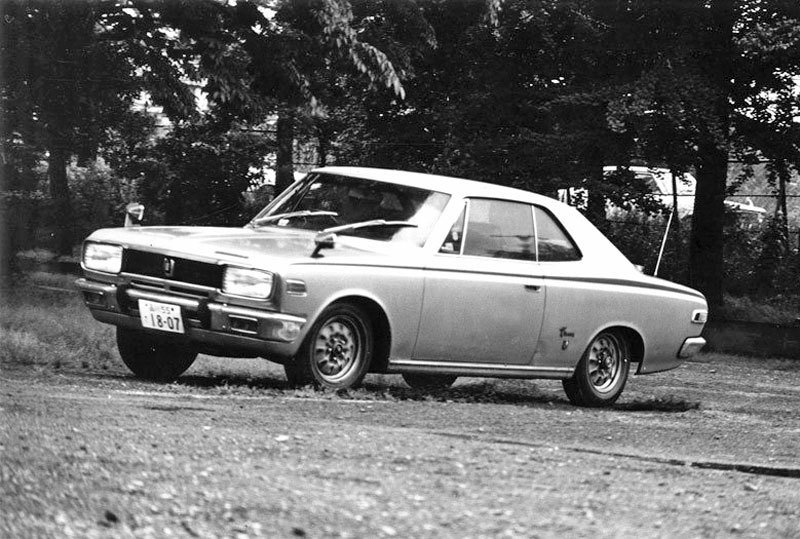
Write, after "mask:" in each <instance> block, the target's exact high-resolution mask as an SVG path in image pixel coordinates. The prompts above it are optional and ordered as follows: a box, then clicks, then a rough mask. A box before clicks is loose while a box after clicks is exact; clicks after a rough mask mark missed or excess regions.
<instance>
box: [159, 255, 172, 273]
mask: <svg viewBox="0 0 800 539" xmlns="http://www.w3.org/2000/svg"><path fill="white" fill-rule="evenodd" d="M161 267H162V269H163V270H164V277H172V275H173V274H174V273H175V259H174V258H169V257H164V262H163V263H162V266H161Z"/></svg>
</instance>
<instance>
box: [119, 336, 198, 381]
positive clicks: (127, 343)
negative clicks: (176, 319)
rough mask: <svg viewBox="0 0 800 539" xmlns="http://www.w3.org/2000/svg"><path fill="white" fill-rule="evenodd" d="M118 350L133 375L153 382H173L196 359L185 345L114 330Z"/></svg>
mask: <svg viewBox="0 0 800 539" xmlns="http://www.w3.org/2000/svg"><path fill="white" fill-rule="evenodd" d="M117 349H118V350H119V355H120V357H121V358H122V361H123V362H124V363H125V365H127V366H128V368H129V369H130V370H131V371H132V372H133V374H135V375H136V376H138V377H139V378H144V379H145V380H152V381H154V382H171V381H173V380H175V379H176V378H177V377H178V376H180V375H181V374H183V372H184V371H186V369H188V368H189V367H190V366H191V365H192V363H194V360H195V358H196V357H197V351H196V350H195V349H194V347H192V346H191V345H189V344H187V343H185V342H181V341H176V340H173V339H169V338H163V337H159V336H156V335H152V334H150V333H145V332H143V331H136V330H133V329H128V328H122V327H117Z"/></svg>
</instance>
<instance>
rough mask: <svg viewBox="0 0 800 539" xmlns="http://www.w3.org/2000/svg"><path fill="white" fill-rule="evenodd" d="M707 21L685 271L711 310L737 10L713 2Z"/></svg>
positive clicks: (717, 291) (715, 298)
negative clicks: (704, 104)
mask: <svg viewBox="0 0 800 539" xmlns="http://www.w3.org/2000/svg"><path fill="white" fill-rule="evenodd" d="M707 9H709V10H710V15H711V18H710V24H709V27H708V29H707V31H706V32H707V33H706V35H705V36H704V37H705V39H706V46H705V51H704V52H705V54H703V55H702V56H701V57H700V58H699V60H700V62H699V64H700V65H699V67H700V68H701V69H702V71H703V72H704V73H706V76H707V84H708V90H709V93H710V95H711V99H710V103H709V105H710V107H709V109H710V110H709V111H708V112H709V114H710V115H711V118H712V120H711V122H710V125H708V126H707V127H706V128H705V129H704V132H703V133H701V134H700V137H699V140H698V149H699V157H698V158H697V190H696V192H695V199H694V213H693V216H692V234H691V245H690V248H689V256H690V258H689V267H690V269H689V272H690V281H691V283H692V285H693V286H694V287H695V288H697V289H698V290H700V291H701V292H702V293H703V294H705V296H706V299H707V300H708V303H709V307H710V310H711V312H712V314H713V312H714V311H715V310H716V309H717V308H719V307H721V306H722V293H723V273H724V271H723V270H724V258H723V227H724V223H725V187H726V184H727V180H728V148H729V145H730V122H731V103H730V97H731V94H732V92H733V88H732V82H731V81H732V79H733V75H734V69H733V66H734V62H735V58H736V51H735V48H734V43H733V25H734V22H735V20H736V9H735V3H734V1H733V0H711V1H709V2H708V4H707Z"/></svg>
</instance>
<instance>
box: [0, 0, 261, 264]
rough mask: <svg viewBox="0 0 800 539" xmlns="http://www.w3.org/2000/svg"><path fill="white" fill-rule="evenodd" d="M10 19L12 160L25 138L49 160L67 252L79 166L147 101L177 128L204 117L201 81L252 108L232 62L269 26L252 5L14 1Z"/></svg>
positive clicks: (6, 101)
mask: <svg viewBox="0 0 800 539" xmlns="http://www.w3.org/2000/svg"><path fill="white" fill-rule="evenodd" d="M2 17H3V20H2V25H3V32H2V36H3V37H2V79H3V90H2V103H3V115H4V117H5V124H4V125H3V130H4V132H3V135H4V136H3V144H4V151H6V152H9V153H11V152H13V151H15V148H14V147H13V145H11V144H10V141H11V140H12V139H14V138H16V137H19V138H21V139H22V140H23V141H24V142H25V144H26V147H27V148H29V149H32V150H34V151H38V152H43V153H46V155H47V159H48V161H49V167H48V177H49V184H50V193H51V196H52V198H53V200H54V207H55V213H56V217H57V220H58V222H60V223H61V225H62V226H61V227H59V228H58V232H59V234H58V241H57V244H58V246H57V247H58V250H59V251H60V252H61V253H69V252H71V250H72V246H73V241H74V238H73V231H72V229H71V223H72V204H71V200H70V192H69V187H68V184H67V177H66V172H65V171H66V166H67V163H68V162H69V160H70V157H71V156H72V155H78V156H79V157H81V158H86V157H89V156H91V155H93V154H94V153H96V152H97V150H98V148H99V147H100V146H101V145H102V144H103V143H104V142H105V141H106V140H107V138H108V134H109V132H110V130H111V129H112V128H113V127H114V126H117V125H120V124H121V123H124V122H125V121H126V120H127V118H128V116H129V115H130V111H131V107H132V105H133V104H134V101H135V100H137V99H139V98H140V96H142V94H143V92H147V95H148V96H149V98H150V99H151V100H152V101H153V102H155V103H156V104H157V105H160V106H162V107H163V110H164V113H165V114H166V115H167V116H169V117H170V118H173V119H176V120H177V119H185V118H190V117H192V116H193V115H195V114H196V105H195V96H194V93H193V89H192V86H191V85H189V84H187V82H190V81H192V80H195V81H198V80H201V79H205V80H206V85H205V86H206V88H207V89H208V91H209V94H210V95H211V96H212V98H213V99H215V100H217V101H224V102H226V103H230V104H236V105H237V106H239V107H240V108H243V107H245V106H247V105H249V103H247V96H248V94H247V92H243V91H241V84H242V83H241V79H240V76H239V75H240V74H241V73H240V72H238V71H237V67H239V64H237V63H236V62H235V61H233V62H228V61H227V60H229V59H230V53H231V50H232V49H235V46H236V44H238V43H239V41H240V40H241V32H242V30H241V29H243V28H244V29H249V28H250V27H252V26H253V25H254V24H255V23H256V22H257V21H258V20H259V19H263V15H262V14H261V13H260V12H259V11H258V10H257V9H256V7H255V6H253V5H252V4H241V5H229V4H223V3H219V2H215V1H214V0H200V1H181V0H162V1H157V2H148V1H142V0H98V1H93V2H89V1H69V0H56V1H35V0H32V1H23V0H9V1H6V2H3V3H2Z"/></svg>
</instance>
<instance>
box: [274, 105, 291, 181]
mask: <svg viewBox="0 0 800 539" xmlns="http://www.w3.org/2000/svg"><path fill="white" fill-rule="evenodd" d="M276 138H277V143H278V151H277V155H276V156H275V157H276V158H275V195H276V196H277V195H279V194H280V193H282V192H283V191H285V190H286V188H288V187H289V186H290V185H292V184H293V183H294V114H293V112H292V111H290V110H281V111H280V112H279V113H278V125H277V132H276Z"/></svg>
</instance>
